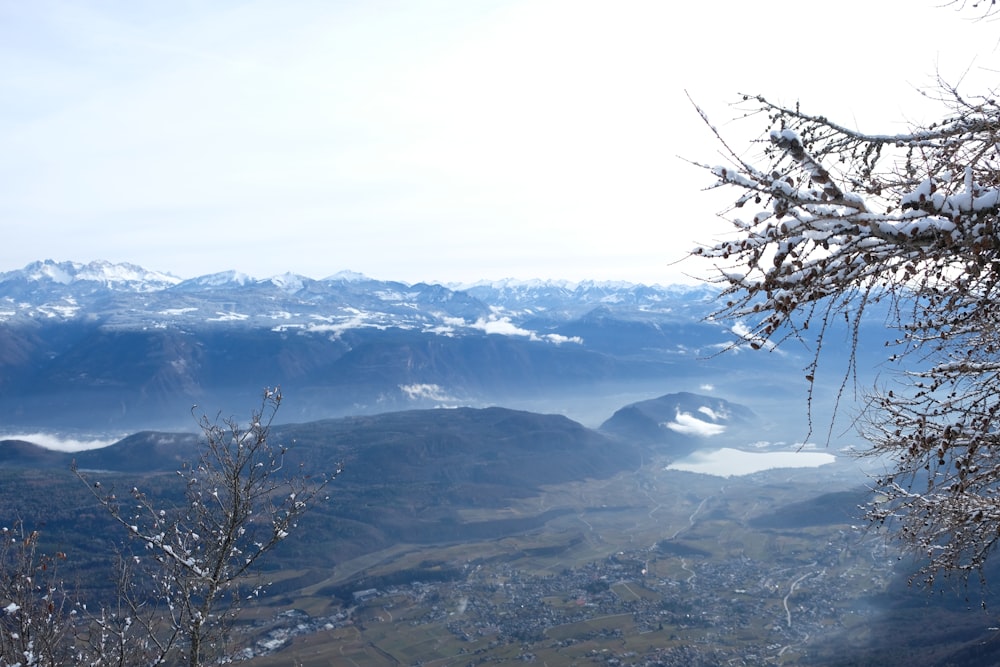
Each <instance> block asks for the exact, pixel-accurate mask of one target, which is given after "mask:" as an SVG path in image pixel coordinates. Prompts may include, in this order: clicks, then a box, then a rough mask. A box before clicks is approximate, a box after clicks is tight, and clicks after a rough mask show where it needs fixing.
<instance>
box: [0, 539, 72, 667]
mask: <svg viewBox="0 0 1000 667" xmlns="http://www.w3.org/2000/svg"><path fill="white" fill-rule="evenodd" d="M65 558H66V556H65V555H64V554H62V553H59V552H56V553H55V554H53V555H51V556H50V555H46V554H44V553H42V552H41V551H40V550H39V546H38V533H37V532H36V531H30V532H29V531H26V530H25V529H24V527H23V525H22V524H21V523H20V522H17V523H15V524H14V526H13V527H3V528H0V665H21V666H23V667H60V666H62V665H67V664H71V663H72V661H73V645H72V637H73V624H72V619H71V610H69V609H68V608H67V607H68V598H67V594H66V588H65V587H64V586H63V583H62V581H61V580H60V579H59V565H60V563H61V562H62V561H63V560H65Z"/></svg>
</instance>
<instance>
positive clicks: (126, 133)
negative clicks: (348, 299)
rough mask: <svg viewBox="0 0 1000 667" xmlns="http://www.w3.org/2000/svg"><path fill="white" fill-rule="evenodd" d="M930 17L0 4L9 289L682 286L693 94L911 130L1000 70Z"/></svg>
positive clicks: (1, 213) (975, 30)
mask: <svg viewBox="0 0 1000 667" xmlns="http://www.w3.org/2000/svg"><path fill="white" fill-rule="evenodd" d="M936 4H938V3H937V2H935V0H895V1H893V0H880V1H879V2H871V1H870V0H866V1H864V2H862V1H860V0H841V1H840V2H838V3H836V4H835V5H831V4H830V3H807V2H801V0H795V1H792V0H787V1H786V0H775V1H774V2H759V3H749V2H746V1H745V0H744V1H741V2H736V1H734V0H726V1H718V2H686V3H669V2H666V1H665V0H656V1H652V0H650V1H645V2H643V1H638V0H635V1H633V0H621V1H615V2H610V1H608V2H591V1H588V0H522V1H518V0H510V1H495V2H494V1H488V0H451V1H444V0H441V1H437V0H407V1H402V0H400V1H397V2H389V1H384V2H379V1H374V2H371V1H370V2H336V1H331V0H326V1H315V2H314V1H305V2H302V1H281V2H278V1H276V0H275V1H271V0H263V1H258V2H239V1H235V0H229V1H212V2H194V1H193V0H191V1H183V0H171V2H142V1H138V0H121V1H114V0H108V1H101V2H97V1H94V2H88V1H86V0H67V1H65V2H56V1H49V0H32V1H30V2H27V1H24V0H0V230H2V232H3V237H2V242H0V271H6V270H11V269H16V268H20V267H22V266H24V265H25V264H27V263H28V262H30V261H33V260H36V259H45V258H52V259H56V260H74V261H81V262H86V261H90V260H93V259H108V260H111V261H128V262H134V263H137V264H140V265H142V266H145V267H146V268H149V269H155V270H160V271H168V272H171V273H174V274H176V275H179V276H181V277H191V276H194V275H199V274H205V273H211V272H215V271H222V270H226V269H237V270H240V271H243V272H245V273H248V274H250V275H253V276H256V277H267V276H271V275H275V274H279V273H283V272H285V271H294V272H297V273H302V274H304V275H307V276H311V277H314V278H320V277H324V276H327V275H330V274H333V273H336V272H337V271H340V270H343V269H352V270H355V271H360V272H363V273H366V274H368V275H370V276H372V277H376V278H383V279H395V280H404V281H408V282H416V281H421V280H426V281H443V282H450V281H472V280H476V279H479V278H488V279H495V278H502V277H517V278H525V279H526V278H536V277H537V278H565V279H570V280H581V279H587V278H593V279H600V280H609V279H610V280H630V281H636V282H648V283H652V282H659V283H670V282H676V281H678V280H683V277H682V276H681V273H682V272H685V271H687V272H699V271H701V270H702V268H703V267H700V266H699V265H684V264H682V265H679V266H672V265H670V263H671V262H673V261H674V260H677V259H678V258H680V257H682V256H683V255H684V254H685V252H686V250H688V249H689V248H691V247H693V246H694V245H695V243H696V242H697V241H699V240H700V241H708V240H711V239H712V238H714V237H716V236H718V235H719V234H720V233H722V230H724V228H725V226H724V225H723V224H722V223H721V222H720V221H718V220H717V219H715V213H716V212H717V211H718V210H719V209H720V208H721V207H722V205H723V200H721V199H719V198H718V196H716V194H715V193H712V194H704V193H701V192H700V191H699V189H700V188H701V187H704V186H705V185H707V184H708V183H709V180H710V179H709V178H708V175H707V174H705V173H702V172H700V171H698V170H697V169H694V168H693V167H691V166H690V165H688V164H686V163H685V162H683V161H682V160H680V159H679V158H678V156H679V155H680V156H685V157H690V158H693V159H699V160H703V161H706V162H715V161H718V158H717V157H716V155H717V147H716V146H715V145H714V143H713V140H712V138H711V136H710V135H709V133H708V132H707V131H706V130H705V129H704V128H703V127H702V126H701V125H700V121H699V120H698V118H697V115H696V114H695V112H694V110H693V109H692V108H691V106H690V104H689V103H688V101H687V99H686V97H685V93H684V91H685V90H688V91H689V92H690V93H691V95H692V96H693V97H695V98H696V99H697V100H698V101H699V102H700V103H701V104H703V105H704V106H705V107H706V109H707V110H708V111H709V112H710V113H711V114H712V116H713V120H714V121H715V122H716V123H717V124H719V125H720V126H722V129H723V130H724V131H725V132H727V133H731V134H732V135H733V136H734V137H735V138H737V139H738V138H740V137H746V136H747V134H746V133H747V132H749V131H751V130H754V131H756V130H758V129H759V127H758V126H756V125H747V124H742V125H741V124H729V123H727V121H728V120H729V119H730V117H731V116H732V115H733V113H734V112H733V110H732V109H730V108H729V107H728V106H727V103H728V102H730V101H732V100H733V99H735V96H736V93H737V92H752V93H756V92H761V93H765V94H768V95H772V96H774V97H776V98H778V99H780V100H783V101H787V102H791V101H794V100H796V99H800V100H801V101H802V103H803V105H804V106H806V108H815V109H817V110H822V111H823V112H825V113H827V114H828V115H830V116H832V117H837V118H839V119H840V120H841V121H842V122H845V123H847V124H852V123H857V124H858V125H860V126H862V128H863V129H869V130H888V131H894V130H899V129H903V127H902V126H901V125H900V124H899V120H900V119H901V118H903V117H911V118H916V119H919V118H920V117H921V114H922V113H924V109H925V108H926V103H925V102H924V101H923V100H921V98H920V96H919V95H918V94H917V93H916V92H915V90H916V88H918V87H920V86H925V85H927V84H929V83H930V82H931V80H932V75H933V73H934V70H935V68H939V69H940V70H941V71H942V73H943V74H945V75H946V76H948V77H949V78H951V79H955V78H957V77H958V76H959V75H960V74H961V72H962V71H963V70H964V69H966V68H967V67H969V66H970V65H973V66H974V68H977V67H978V66H979V65H985V64H988V63H989V62H991V61H993V60H994V59H995V58H994V56H995V54H994V52H993V51H994V48H995V46H996V37H995V24H988V23H970V22H969V21H968V20H967V19H968V18H969V17H963V16H962V15H958V14H956V13H955V12H954V11H951V10H948V9H938V8H935V5H936ZM874 5H877V6H878V7H876V8H874V9H873V8H872V6H874ZM904 12H906V13H905V14H904ZM976 54H978V55H979V60H978V61H975V65H974V60H973V59H974V57H975V56H976ZM976 72H978V69H974V74H976ZM990 76H995V72H992V73H990ZM736 143H739V141H737V142H736Z"/></svg>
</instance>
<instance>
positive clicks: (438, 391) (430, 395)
mask: <svg viewBox="0 0 1000 667" xmlns="http://www.w3.org/2000/svg"><path fill="white" fill-rule="evenodd" d="M399 389H400V391H402V392H403V393H404V394H406V397H407V398H409V399H410V400H411V401H417V400H431V401H454V400H455V398H454V397H453V396H449V395H448V393H447V392H445V390H444V388H443V387H442V386H441V385H437V384H401V385H399Z"/></svg>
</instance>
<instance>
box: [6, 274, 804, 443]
mask: <svg viewBox="0 0 1000 667" xmlns="http://www.w3.org/2000/svg"><path fill="white" fill-rule="evenodd" d="M715 296H716V293H715V292H714V291H713V290H712V289H711V288H710V287H707V286H706V287H690V286H673V287H662V286H656V285H654V286H649V285H636V284H631V283H600V282H581V283H566V282H553V281H513V280H507V281H500V282H483V283H476V284H472V285H466V286H459V285H438V284H425V283H417V284H407V283H402V282H394V281H384V280H375V279H371V278H368V277H366V276H362V275H359V274H356V273H350V272H342V273H338V274H334V275H331V276H329V277H327V278H324V279H321V280H314V279H311V278H308V277H305V276H301V275H297V274H295V273H286V274H284V275H280V276H274V277H271V278H265V279H257V278H253V277H250V276H247V275H245V274H241V273H237V272H232V271H230V272H223V273H216V274H212V275H207V276H200V277H197V278H192V279H190V280H181V279H180V278H177V277H176V276H172V275H170V274H168V273H159V272H155V271H149V270H146V269H144V268H142V267H138V266H134V265H130V264H112V263H108V262H91V263H89V264H79V263H74V262H58V263H57V262H53V261H43V262H36V263H33V264H30V265H28V266H26V267H24V268H23V269H20V270H17V271H8V272H6V273H0V432H3V431H4V430H7V431H8V432H9V431H11V430H12V429H19V428H27V427H31V428H42V429H44V428H51V427H67V428H68V427H74V428H75V427H79V428H84V429H90V430H91V431H95V430H97V431H102V432H107V431H109V430H116V429H119V428H131V429H137V428H152V427H175V426H177V425H179V424H180V425H188V424H189V422H190V414H189V413H190V407H191V405H192V404H194V403H197V404H200V405H205V406H213V407H214V408H218V409H220V410H223V411H226V412H229V413H230V414H232V413H236V412H239V411H241V410H242V409H244V407H245V406H246V405H248V404H249V405H252V404H253V401H254V400H255V399H254V396H255V394H256V393H257V392H258V391H259V390H260V389H261V388H262V387H264V386H273V385H281V386H282V389H283V391H284V392H285V395H286V397H288V402H287V403H288V405H290V406H293V407H289V408H286V409H283V417H284V418H285V419H296V420H308V419H315V418H320V417H333V416H340V415H347V414H360V413H372V412H386V411H390V410H397V409H404V408H414V407H432V406H457V405H468V406H474V407H475V406H482V405H506V406H509V407H519V408H523V409H537V410H549V411H556V412H563V413H564V414H568V415H569V416H573V417H575V418H577V419H578V420H580V421H584V422H585V423H590V424H594V423H596V422H599V421H600V420H603V419H604V418H606V417H607V416H609V415H610V412H607V413H602V412H601V410H604V409H605V406H607V408H606V409H609V410H610V409H611V408H617V407H620V406H621V405H622V404H623V403H625V402H627V400H635V399H638V398H643V397H651V396H659V395H662V394H665V393H669V392H672V391H687V390H699V389H701V388H704V387H705V386H717V387H719V389H720V391H725V392H727V395H728V396H729V397H732V398H734V399H740V398H742V397H743V396H745V395H746V394H747V393H750V394H753V395H755V396H760V395H764V396H766V397H768V398H769V399H771V400H774V399H776V398H777V397H779V396H782V395H788V393H789V392H790V391H798V389H789V387H794V386H797V385H796V383H801V382H802V372H801V369H802V367H803V365H804V363H805V361H804V360H803V359H804V357H803V356H802V355H796V354H795V353H792V354H787V353H776V354H766V355H760V354H751V353H749V350H747V353H745V354H724V355H720V354H718V353H719V352H720V350H722V349H724V348H726V347H729V346H732V345H733V344H734V343H736V342H739V341H740V339H739V337H738V335H737V334H735V333H734V332H733V330H732V327H731V325H729V324H724V323H720V322H715V321H712V320H711V319H710V318H708V319H707V318H706V316H707V315H709V314H710V313H711V312H712V310H713V308H714V298H715ZM595 405H600V407H599V408H595V407H594V406H595ZM573 406H576V407H575V408H574V407H573Z"/></svg>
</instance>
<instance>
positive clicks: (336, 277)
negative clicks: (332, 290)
mask: <svg viewBox="0 0 1000 667" xmlns="http://www.w3.org/2000/svg"><path fill="white" fill-rule="evenodd" d="M323 280H325V281H330V282H341V283H360V282H366V281H369V280H371V278H369V277H368V276H366V275H365V274H363V273H358V272H357V271H351V270H349V269H345V270H343V271H338V272H337V273H335V274H333V275H332V276H327V277H326V278H324V279H323Z"/></svg>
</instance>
